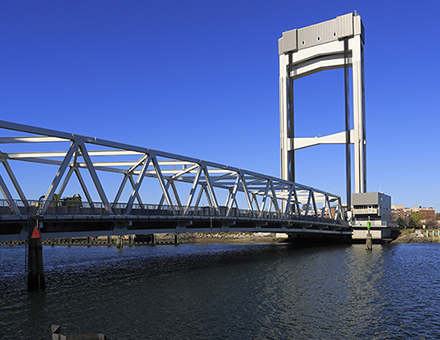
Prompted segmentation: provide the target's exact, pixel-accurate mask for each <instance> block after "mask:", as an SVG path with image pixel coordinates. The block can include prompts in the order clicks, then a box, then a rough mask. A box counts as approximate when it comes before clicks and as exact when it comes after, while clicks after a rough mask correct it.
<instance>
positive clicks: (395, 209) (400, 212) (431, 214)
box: [391, 205, 435, 221]
mask: <svg viewBox="0 0 440 340" xmlns="http://www.w3.org/2000/svg"><path fill="white" fill-rule="evenodd" d="M413 212H417V213H422V214H425V216H426V219H425V220H431V219H435V209H434V208H432V207H429V208H427V207H414V208H406V207H405V206H404V205H392V206H391V215H392V219H393V221H397V219H398V218H399V217H400V218H402V219H404V220H405V221H407V218H408V217H409V215H411V213H413Z"/></svg>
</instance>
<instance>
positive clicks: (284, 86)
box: [278, 12, 367, 209]
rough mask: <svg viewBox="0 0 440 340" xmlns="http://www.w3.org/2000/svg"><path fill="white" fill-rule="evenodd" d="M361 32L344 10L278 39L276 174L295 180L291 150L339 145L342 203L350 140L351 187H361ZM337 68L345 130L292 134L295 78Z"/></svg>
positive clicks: (363, 156) (348, 170) (363, 183)
mask: <svg viewBox="0 0 440 340" xmlns="http://www.w3.org/2000/svg"><path fill="white" fill-rule="evenodd" d="M364 42H365V33H364V26H363V24H362V20H361V17H360V16H359V15H357V13H356V12H355V13H349V14H346V15H342V16H339V17H336V18H335V19H332V20H328V21H324V22H321V23H318V24H315V25H311V26H307V27H304V28H300V29H293V30H290V31H287V32H283V36H282V37H281V38H280V39H279V40H278V50H279V51H278V53H279V59H280V132H281V178H282V179H285V180H289V181H292V182H295V150H298V149H302V148H306V147H310V146H314V145H319V144H345V146H346V147H345V150H346V183H347V188H346V189H347V207H348V209H350V207H351V160H350V144H354V176H355V180H354V186H355V189H354V192H355V193H365V192H366V189H367V187H366V182H367V181H366V134H365V82H364V58H363V55H364V52H363V47H364ZM350 67H351V68H352V77H353V78H352V93H353V98H352V100H353V102H352V105H353V128H352V129H350V116H349V107H350V105H349V104H350V103H349V89H350V81H349V68H350ZM337 68H343V69H344V80H345V131H343V132H339V133H336V134H332V135H327V136H323V137H313V138H295V135H294V95H293V94H294V92H293V85H294V81H295V80H296V79H299V78H302V77H306V76H308V75H311V74H314V73H317V72H320V71H324V70H331V69H337Z"/></svg>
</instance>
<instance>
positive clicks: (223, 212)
mask: <svg viewBox="0 0 440 340" xmlns="http://www.w3.org/2000/svg"><path fill="white" fill-rule="evenodd" d="M15 203H16V205H17V207H18V209H19V211H20V213H21V215H22V216H35V217H36V216H39V215H38V211H39V210H38V208H39V204H40V202H39V201H37V200H31V201H21V200H16V201H15ZM112 211H113V214H112V216H115V217H118V216H127V217H129V216H168V217H185V218H187V219H193V218H209V217H214V218H218V217H224V218H229V219H252V220H259V221H264V220H285V221H295V220H297V221H298V220H300V221H310V222H319V221H331V222H332V223H333V224H335V223H336V224H342V220H333V219H330V218H328V217H324V216H323V217H316V216H314V215H301V214H295V213H287V214H284V213H279V212H274V211H270V212H259V211H252V210H246V209H238V208H234V209H228V207H223V206H221V207H219V208H218V209H216V208H214V207H206V206H202V207H189V208H185V207H181V208H178V209H176V208H174V209H171V207H169V206H166V205H157V204H143V205H140V204H134V205H133V207H132V209H130V213H129V215H127V214H126V204H123V203H118V204H114V205H113V206H112ZM14 215H15V214H14V212H13V211H12V210H11V209H10V207H9V204H8V201H7V200H0V216H4V217H6V216H14ZM100 215H101V216H104V215H106V216H108V212H107V210H106V207H105V205H104V204H103V203H102V202H93V203H92V204H90V203H88V202H69V203H68V204H66V203H65V202H60V201H51V202H50V204H49V206H48V208H47V210H46V212H45V215H44V216H100Z"/></svg>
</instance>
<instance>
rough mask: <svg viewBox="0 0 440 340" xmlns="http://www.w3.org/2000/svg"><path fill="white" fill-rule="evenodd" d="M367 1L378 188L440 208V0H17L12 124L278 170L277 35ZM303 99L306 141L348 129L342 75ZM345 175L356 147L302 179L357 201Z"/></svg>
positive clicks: (9, 90) (8, 12)
mask: <svg viewBox="0 0 440 340" xmlns="http://www.w3.org/2000/svg"><path fill="white" fill-rule="evenodd" d="M354 10H356V11H357V12H358V13H359V15H360V16H361V17H362V20H363V23H364V25H365V29H366V44H365V78H366V117H367V190H368V191H372V190H373V191H383V192H385V193H387V194H389V195H391V196H392V202H393V204H404V205H406V206H411V207H412V206H414V204H415V202H416V201H417V205H422V206H433V207H434V208H436V210H437V211H440V180H439V176H438V172H439V171H438V170H439V168H440V164H439V163H440V160H439V151H438V149H439V142H438V131H439V114H440V99H439V98H440V96H439V94H438V93H439V90H440V86H439V83H440V81H439V79H440V78H439V76H440V65H439V63H438V56H439V55H440V47H439V46H440V44H439V42H440V41H439V36H440V34H439V33H440V28H439V25H438V14H439V13H440V3H439V2H432V1H417V2H414V1H405V2H402V1H331V2H330V1H323V0H322V1H301V2H299V1H229V0H222V1H206V0H205V1H186V0H181V1H172V2H171V1H112V0H107V1H71V2H68V1H55V0H53V1H51V0H48V1H38V2H37V1H21V0H17V1H4V2H2V3H1V4H0V31H1V32H2V34H1V35H0V46H1V50H0V79H1V81H0V87H1V88H0V90H1V100H0V112H1V118H0V119H3V120H8V121H13V122H17V123H23V124H29V125H35V126H40V127H46V128H51V129H55V130H61V131H67V132H72V133H77V134H82V135H89V136H96V137H99V138H103V139H109V140H115V141H120V142H125V143H129V144H134V145H141V146H145V147H149V148H154V149H158V150H163V151H168V152H173V153H177V154H182V155H187V156H192V157H197V158H201V159H206V160H210V161H215V162H218V163H224V164H228V165H232V166H236V167H240V168H244V169H248V170H252V171H256V172H262V173H266V174H270V175H273V176H279V174H280V152H279V99H278V98H279V95H278V45H277V44H278V42H277V41H278V38H279V37H281V34H282V32H283V31H286V30H290V29H293V28H300V27H304V26H308V25H311V24H315V23H318V22H321V21H325V20H329V19H333V18H335V17H336V16H338V15H342V14H346V13H349V12H353V11H354ZM295 99H296V103H295V104H296V116H295V128H296V135H297V136H303V137H312V136H317V135H318V134H321V135H325V134H328V133H334V132H340V131H342V130H343V129H344V120H343V119H344V97H343V71H342V70H334V71H326V72H322V73H319V74H316V75H313V76H311V77H308V78H304V79H300V80H298V81H297V82H296V83H295ZM344 171H345V165H344V147H343V146H318V147H314V148H310V149H305V150H300V151H298V152H297V174H296V179H297V182H299V183H302V184H306V185H309V186H313V187H317V188H320V189H324V190H327V191H330V192H332V193H335V194H339V195H341V196H342V197H344V200H345V183H344V181H345V173H344ZM35 198H37V197H35Z"/></svg>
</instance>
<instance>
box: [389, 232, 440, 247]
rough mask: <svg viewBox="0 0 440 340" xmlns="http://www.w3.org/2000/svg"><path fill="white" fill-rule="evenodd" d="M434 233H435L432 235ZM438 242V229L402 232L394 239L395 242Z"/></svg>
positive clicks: (393, 242) (439, 239)
mask: <svg viewBox="0 0 440 340" xmlns="http://www.w3.org/2000/svg"><path fill="white" fill-rule="evenodd" d="M434 234H435V235H434ZM438 242H440V237H439V232H438V230H426V231H425V230H423V231H421V230H415V231H414V232H403V233H401V234H400V235H399V236H398V237H397V238H396V239H395V240H393V241H392V242H390V243H391V244H396V243H438Z"/></svg>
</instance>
